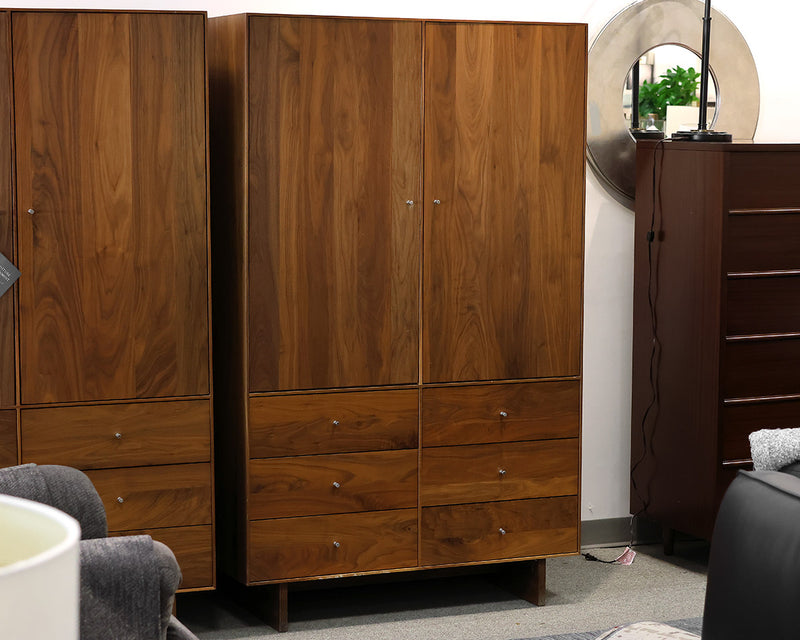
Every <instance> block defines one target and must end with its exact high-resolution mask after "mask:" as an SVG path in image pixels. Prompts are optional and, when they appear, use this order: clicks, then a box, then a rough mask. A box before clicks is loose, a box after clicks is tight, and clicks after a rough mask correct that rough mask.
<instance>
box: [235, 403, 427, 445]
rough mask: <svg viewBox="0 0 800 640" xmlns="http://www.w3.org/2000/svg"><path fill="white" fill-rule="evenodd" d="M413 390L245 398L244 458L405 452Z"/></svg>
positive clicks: (415, 421) (412, 431) (415, 416)
mask: <svg viewBox="0 0 800 640" xmlns="http://www.w3.org/2000/svg"><path fill="white" fill-rule="evenodd" d="M418 425H419V391H417V390H416V389H394V390H390V391H357V392H349V393H331V394H322V395H306V394H303V395H292V396H269V397H254V398H251V399H250V419H249V425H248V433H249V439H250V456H251V457H253V458H271V457H275V456H285V455H299V454H312V453H337V452H346V451H378V450H383V449H411V448H415V447H416V446H417V440H418V430H419V426H418Z"/></svg>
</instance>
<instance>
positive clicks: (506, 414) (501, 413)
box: [500, 411, 508, 418]
mask: <svg viewBox="0 0 800 640" xmlns="http://www.w3.org/2000/svg"><path fill="white" fill-rule="evenodd" d="M500 417H501V418H507V417H508V411H501V412H500Z"/></svg>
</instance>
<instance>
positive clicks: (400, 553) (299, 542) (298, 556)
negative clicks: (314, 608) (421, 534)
mask: <svg viewBox="0 0 800 640" xmlns="http://www.w3.org/2000/svg"><path fill="white" fill-rule="evenodd" d="M249 526H250V536H249V538H250V549H249V558H250V562H249V563H248V567H249V573H248V579H249V582H251V583H252V582H264V581H271V580H287V579H291V578H301V577H309V576H326V575H339V574H347V573H359V572H366V571H384V570H388V569H399V568H404V567H414V566H416V564H417V510H416V509H400V510H397V511H373V512H369V513H349V514H344V515H329V516H308V517H304V518H279V519H277V520H256V521H252V522H250V525H249Z"/></svg>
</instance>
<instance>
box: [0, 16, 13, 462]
mask: <svg viewBox="0 0 800 640" xmlns="http://www.w3.org/2000/svg"><path fill="white" fill-rule="evenodd" d="M8 30H9V17H8V13H6V12H2V13H0V96H7V98H6V99H5V100H0V253H2V254H3V255H4V256H5V257H6V258H8V259H9V260H12V261H13V260H15V259H16V258H15V256H14V221H13V213H12V212H13V206H14V199H13V195H12V177H11V153H12V135H11V102H10V100H9V99H8V97H9V96H11V87H10V86H9V78H10V77H11V60H10V56H9V52H10V47H9V40H8ZM13 291H14V289H13V288H12V289H9V290H8V291H6V293H5V294H4V295H3V296H0V407H13V406H14V402H15V398H14V294H13ZM0 448H2V447H0ZM15 449H16V447H15ZM15 457H16V453H15Z"/></svg>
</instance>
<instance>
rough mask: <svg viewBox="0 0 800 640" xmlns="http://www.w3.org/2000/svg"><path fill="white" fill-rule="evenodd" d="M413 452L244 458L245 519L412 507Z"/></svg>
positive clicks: (414, 493) (414, 486)
mask: <svg viewBox="0 0 800 640" xmlns="http://www.w3.org/2000/svg"><path fill="white" fill-rule="evenodd" d="M417 457H418V454H417V450H416V449H407V450H401V451H374V452H366V453H340V454H331V455H320V456H298V457H286V458H271V459H267V460H251V461H250V499H249V508H250V518H251V519H259V518H279V517H286V516H304V515H317V514H326V513H348V512H354V511H372V510H380V509H400V508H405V507H416V504H417Z"/></svg>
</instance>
